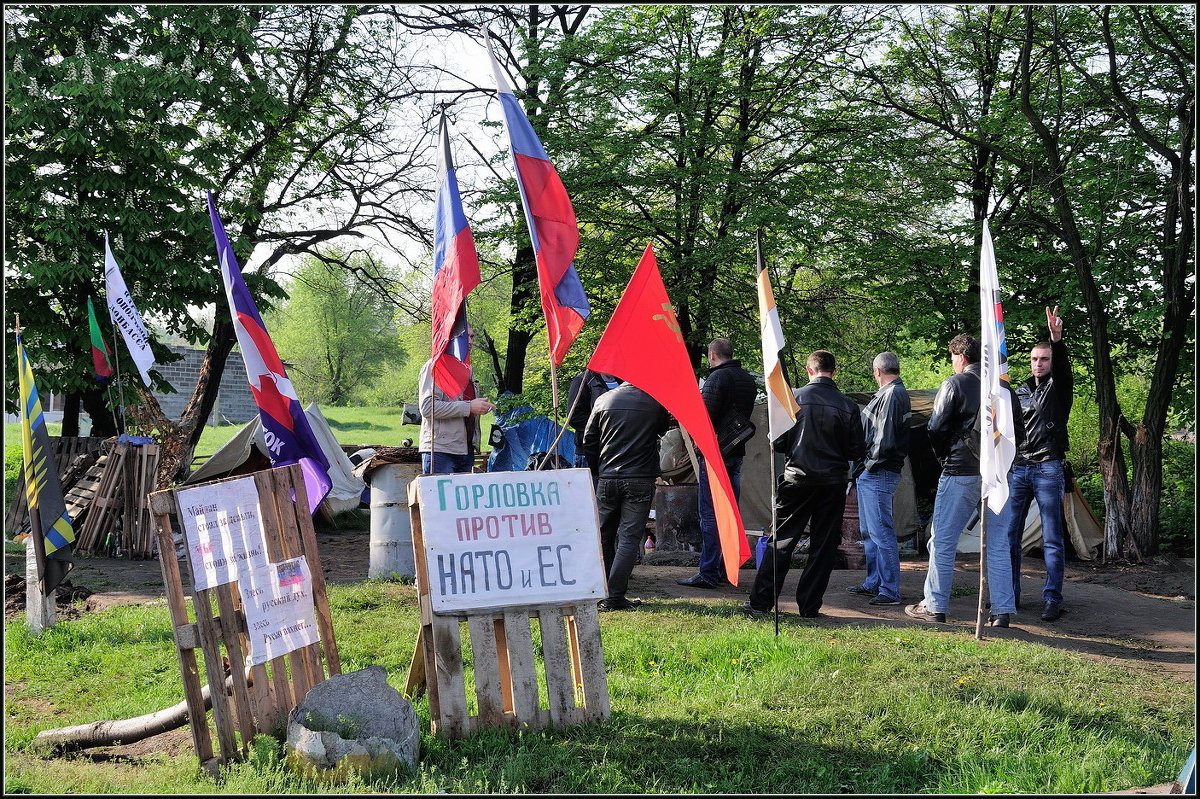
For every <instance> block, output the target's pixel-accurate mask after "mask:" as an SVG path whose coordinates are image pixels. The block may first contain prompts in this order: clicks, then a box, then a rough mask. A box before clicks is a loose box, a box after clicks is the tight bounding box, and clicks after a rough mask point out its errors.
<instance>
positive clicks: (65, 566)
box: [17, 333, 75, 596]
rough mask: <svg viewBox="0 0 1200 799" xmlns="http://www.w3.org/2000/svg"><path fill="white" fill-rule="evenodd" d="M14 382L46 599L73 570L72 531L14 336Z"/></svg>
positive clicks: (43, 421)
mask: <svg viewBox="0 0 1200 799" xmlns="http://www.w3.org/2000/svg"><path fill="white" fill-rule="evenodd" d="M17 379H18V382H19V384H20V390H21V439H22V444H23V445H24V452H25V492H26V494H27V495H28V497H29V524H30V527H31V528H32V530H33V533H32V534H33V546H34V552H35V553H36V554H37V564H38V577H39V580H40V582H41V584H42V593H43V594H44V595H45V596H50V595H51V594H52V593H53V592H54V589H55V588H58V585H59V583H61V582H62V581H63V579H64V578H65V577H66V576H67V574H68V573H69V572H70V571H71V569H72V568H74V566H75V564H74V562H73V561H72V560H71V549H72V547H73V546H74V544H75V528H74V527H72V525H71V517H70V515H69V514H68V513H67V505H66V502H65V501H64V500H63V490H62V483H60V482H59V480H58V467H57V466H56V465H55V463H54V454H53V452H52V451H51V449H50V436H49V435H48V434H47V432H46V419H45V417H44V416H43V415H42V401H41V399H39V398H38V391H37V386H36V385H34V382H33V369H32V368H30V366H29V358H28V357H27V356H26V355H25V346H24V345H23V344H22V343H21V334H20V333H17Z"/></svg>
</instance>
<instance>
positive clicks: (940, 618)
mask: <svg viewBox="0 0 1200 799" xmlns="http://www.w3.org/2000/svg"><path fill="white" fill-rule="evenodd" d="M904 612H905V614H907V615H909V616H912V617H913V618H914V619H920V620H921V621H936V622H939V623H941V624H945V623H946V614H945V613H934V612H933V611H932V610H930V609H929V608H927V607H925V603H924V602H921V603H919V604H916V605H909V606H907V607H906V608H904Z"/></svg>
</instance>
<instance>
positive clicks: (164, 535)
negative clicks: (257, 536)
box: [150, 465, 341, 774]
mask: <svg viewBox="0 0 1200 799" xmlns="http://www.w3.org/2000/svg"><path fill="white" fill-rule="evenodd" d="M252 476H253V478H254V482H255V486H256V488H257V491H258V497H259V507H260V510H261V516H262V520H263V527H264V532H265V538H266V544H267V555H268V560H270V561H271V562H279V561H283V560H287V559H289V558H295V557H298V556H300V555H303V556H304V557H305V559H306V560H307V562H308V564H309V570H310V572H311V575H312V589H313V601H314V605H315V608H316V619H317V626H318V629H319V631H320V641H319V642H317V643H315V644H310V645H308V646H305V647H303V648H301V649H298V650H296V651H293V652H290V653H288V654H287V655H283V656H280V657H277V658H275V659H273V660H270V661H267V662H266V663H263V664H260V665H256V666H252V667H249V668H247V666H246V662H247V658H248V656H249V652H250V645H249V639H248V633H247V628H246V618H245V614H244V612H243V609H242V602H241V596H240V593H239V591H238V587H237V582H236V581H235V582H229V583H225V584H223V585H218V586H214V587H212V588H207V589H203V590H201V591H196V590H195V589H194V588H192V587H189V589H188V593H187V597H185V595H184V587H183V575H182V572H181V570H180V565H179V560H177V559H176V558H175V557H173V556H172V553H174V552H175V544H174V542H173V539H172V532H171V531H172V521H171V516H172V515H175V516H177V517H178V515H179V513H180V508H179V502H178V495H177V493H176V491H175V490H174V489H169V490H165V491H157V492H155V493H153V494H151V495H150V509H151V511H152V513H153V514H154V516H155V519H156V521H157V525H156V531H155V534H156V535H157V539H158V551H159V553H160V557H159V562H160V563H161V564H162V573H163V582H164V583H165V585H166V592H167V604H168V605H169V607H170V611H171V623H172V625H173V627H174V630H175V646H176V650H177V653H178V656H179V668H180V671H181V672H182V675H183V685H184V696H185V700H186V702H187V707H188V718H189V720H190V723H191V731H192V741H193V743H194V744H195V746H196V753H197V755H198V756H199V758H200V763H201V765H202V766H204V767H205V768H206V769H208V770H209V771H210V772H212V773H214V774H215V773H216V771H217V769H218V768H219V767H220V766H221V765H223V764H225V763H228V762H232V761H235V760H239V759H243V758H244V757H245V756H246V755H247V753H248V747H249V744H250V742H251V740H252V739H253V738H254V736H255V735H257V734H259V733H268V734H278V733H279V731H280V730H281V729H284V728H286V724H287V719H288V714H290V713H291V711H292V709H293V708H294V707H295V706H296V705H297V704H299V703H300V702H301V701H303V699H304V697H305V695H306V694H307V693H308V691H309V689H311V688H312V687H313V686H314V685H316V684H317V683H319V682H321V681H323V680H325V679H326V678H327V677H329V676H332V675H334V674H340V673H341V662H340V661H339V659H338V652H337V645H336V642H335V639H334V635H333V624H332V622H331V620H330V615H329V600H328V595H327V593H326V587H325V578H324V575H323V570H322V568H321V560H320V556H319V553H318V551H317V538H316V534H315V532H314V530H313V524H312V518H311V517H310V516H309V515H308V513H307V512H306V511H305V508H304V507H303V506H304V502H303V499H302V501H301V502H300V503H296V502H293V501H292V497H293V496H300V497H301V498H303V496H304V490H305V489H304V476H303V473H302V472H301V469H300V466H299V465H293V466H283V467H278V468H275V469H268V470H264V471H260V472H255V473H254V474H253V475H252ZM244 477H245V475H242V476H238V477H232V478H226V479H224V480H215V481H213V483H209V484H206V485H212V484H218V483H223V482H228V481H229V480H240V479H244ZM193 487H194V486H189V488H193ZM186 560H187V562H188V566H189V568H192V567H193V562H192V553H191V551H190V550H187V555H186ZM194 573H195V572H194V571H192V574H194ZM189 584H190V581H189ZM188 598H190V599H191V603H190V604H191V606H192V609H193V612H194V614H195V620H194V621H193V620H192V619H190V618H189V616H188V609H187V608H188V604H189V603H188V602H187V599H188ZM197 649H199V650H201V652H202V654H203V657H204V669H205V672H206V676H207V682H208V685H209V686H210V695H211V701H212V711H213V724H214V725H215V727H216V736H217V744H218V749H219V751H218V752H216V753H214V749H213V742H212V732H211V731H210V729H209V725H208V717H207V714H206V712H205V709H204V698H203V694H202V686H201V681H200V675H199V669H198V666H197V661H196V650H197ZM218 686H222V688H218Z"/></svg>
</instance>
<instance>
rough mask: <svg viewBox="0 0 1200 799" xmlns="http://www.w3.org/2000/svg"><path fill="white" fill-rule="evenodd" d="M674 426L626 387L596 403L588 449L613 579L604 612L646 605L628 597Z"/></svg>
mask: <svg viewBox="0 0 1200 799" xmlns="http://www.w3.org/2000/svg"><path fill="white" fill-rule="evenodd" d="M668 422H669V417H668V416H667V411H666V409H665V408H663V406H662V405H660V404H659V403H658V401H657V400H655V399H654V398H653V397H651V396H650V395H649V394H647V393H646V392H645V391H642V390H641V389H640V388H638V387H636V386H634V385H632V384H630V383H623V384H622V385H620V386H618V387H617V388H614V389H613V390H612V391H608V392H605V393H604V394H602V395H601V396H600V398H599V399H597V400H596V404H595V406H594V407H593V408H592V413H591V415H590V416H589V417H588V421H587V427H586V428H584V432H583V449H584V453H585V454H586V455H587V461H588V465H589V468H591V470H592V478H593V479H594V480H595V482H596V506H597V510H598V511H599V516H600V548H601V550H602V551H603V555H604V569H605V571H606V573H607V574H608V596H607V597H606V598H605V599H602V600H601V601H600V606H599V609H600V610H601V611H613V610H634V609H635V608H637V606H638V605H640V604H642V603H641V600H638V599H629V598H627V597H626V596H625V592H626V590H628V588H629V575H630V574H632V572H633V566H634V563H636V562H637V555H638V549H639V545H640V544H641V541H642V538H644V537H645V535H646V522H647V521H649V519H650V507H651V504H652V503H653V502H654V481H655V480H656V479H657V478H658V475H659V461H658V439H659V437H660V436H662V434H663V433H665V432H667V425H668Z"/></svg>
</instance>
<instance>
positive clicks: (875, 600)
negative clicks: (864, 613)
mask: <svg viewBox="0 0 1200 799" xmlns="http://www.w3.org/2000/svg"><path fill="white" fill-rule="evenodd" d="M867 604H868V605H899V604H900V600H899V599H892V598H891V597H890V596H884V595H883V594H879V595H877V596H875V597H872V598H871V601H870V602H868V603H867Z"/></svg>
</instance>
